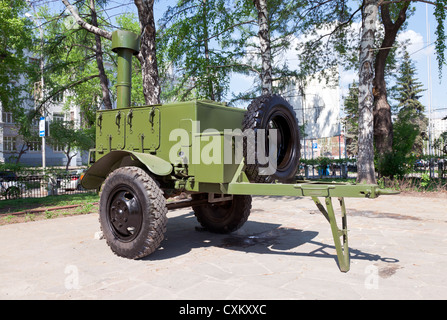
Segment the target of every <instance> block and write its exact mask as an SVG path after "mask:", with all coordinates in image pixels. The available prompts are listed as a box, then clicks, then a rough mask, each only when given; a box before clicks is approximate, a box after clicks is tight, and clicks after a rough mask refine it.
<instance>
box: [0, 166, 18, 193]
mask: <svg viewBox="0 0 447 320" xmlns="http://www.w3.org/2000/svg"><path fill="white" fill-rule="evenodd" d="M22 190H23V184H22V183H21V182H20V181H19V180H18V177H17V175H16V174H15V172H13V171H0V195H1V197H4V198H5V199H17V198H20V196H21V194H22Z"/></svg>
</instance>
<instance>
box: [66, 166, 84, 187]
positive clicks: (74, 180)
mask: <svg viewBox="0 0 447 320" xmlns="http://www.w3.org/2000/svg"><path fill="white" fill-rule="evenodd" d="M84 172H85V170H84V169H79V170H74V171H70V172H69V174H68V175H67V176H66V177H64V178H63V179H62V180H61V182H60V187H61V188H62V189H64V190H82V186H81V180H82V178H83V176H84Z"/></svg>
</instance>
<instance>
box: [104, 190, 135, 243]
mask: <svg viewBox="0 0 447 320" xmlns="http://www.w3.org/2000/svg"><path fill="white" fill-rule="evenodd" d="M109 217H110V223H111V225H110V227H111V229H112V231H113V233H114V234H115V236H116V237H117V238H119V239H120V240H123V241H131V240H132V239H134V238H135V237H136V236H137V234H138V232H139V231H140V229H141V224H142V222H143V215H142V211H141V206H140V203H139V201H138V198H137V197H136V196H135V195H134V194H133V193H132V192H131V191H130V190H118V191H117V192H115V194H114V196H113V197H112V200H111V203H110V210H109Z"/></svg>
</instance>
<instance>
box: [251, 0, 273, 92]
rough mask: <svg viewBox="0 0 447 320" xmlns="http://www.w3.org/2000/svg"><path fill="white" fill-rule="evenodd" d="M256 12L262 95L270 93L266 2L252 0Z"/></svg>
mask: <svg viewBox="0 0 447 320" xmlns="http://www.w3.org/2000/svg"><path fill="white" fill-rule="evenodd" d="M254 4H255V6H256V9H257V10H258V24H259V32H258V36H259V44H260V46H261V60H262V71H261V86H262V95H267V94H271V93H272V53H271V48H270V31H269V23H268V11H267V1H266V0H254Z"/></svg>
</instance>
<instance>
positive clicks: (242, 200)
mask: <svg viewBox="0 0 447 320" xmlns="http://www.w3.org/2000/svg"><path fill="white" fill-rule="evenodd" d="M191 197H192V199H193V200H201V199H206V198H208V194H207V193H200V194H192V195H191ZM192 209H193V210H194V214H195V216H196V218H197V221H199V223H200V224H201V225H202V227H204V228H205V229H207V230H208V231H210V232H215V233H230V232H233V231H236V230H237V229H239V228H240V227H242V226H243V225H244V223H245V222H246V221H247V219H248V216H249V215H250V209H251V196H246V195H234V196H233V200H229V201H224V202H218V203H208V204H205V205H199V206H192Z"/></svg>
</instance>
